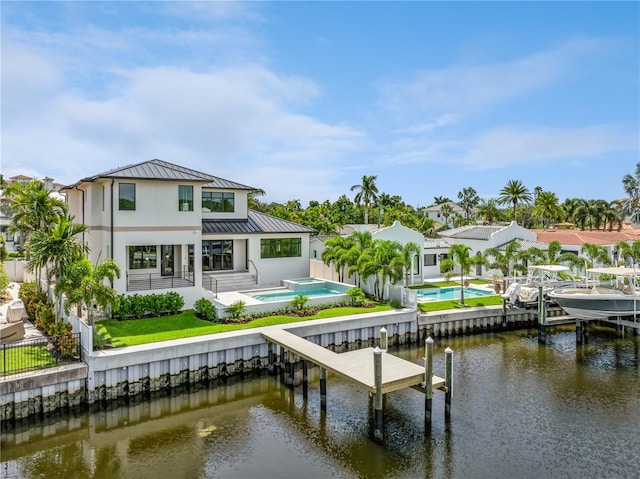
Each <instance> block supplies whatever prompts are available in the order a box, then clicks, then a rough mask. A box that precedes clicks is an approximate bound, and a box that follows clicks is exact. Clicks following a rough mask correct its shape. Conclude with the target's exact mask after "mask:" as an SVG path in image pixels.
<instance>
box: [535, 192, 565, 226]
mask: <svg viewBox="0 0 640 479" xmlns="http://www.w3.org/2000/svg"><path fill="white" fill-rule="evenodd" d="M531 213H532V214H533V216H534V217H536V218H540V219H541V220H542V229H545V228H546V227H548V226H551V223H553V222H554V220H557V219H558V218H560V217H561V216H562V208H561V207H560V205H559V204H558V197H557V196H556V194H555V193H552V192H551V191H540V192H538V194H537V196H536V200H535V201H534V203H533V210H532V212H531Z"/></svg>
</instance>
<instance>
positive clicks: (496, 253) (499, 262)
mask: <svg viewBox="0 0 640 479" xmlns="http://www.w3.org/2000/svg"><path fill="white" fill-rule="evenodd" d="M520 247H521V245H520V242H519V241H517V240H514V241H510V242H509V243H507V245H506V246H505V249H504V252H503V251H501V250H499V249H498V248H487V249H486V250H485V252H484V254H485V257H486V258H487V260H489V258H491V259H492V260H493V261H488V265H487V267H488V268H490V269H499V270H500V271H502V275H503V276H505V277H508V276H511V273H512V271H514V269H516V264H517V261H518V253H519V252H520Z"/></svg>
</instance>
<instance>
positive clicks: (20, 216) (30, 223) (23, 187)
mask: <svg viewBox="0 0 640 479" xmlns="http://www.w3.org/2000/svg"><path fill="white" fill-rule="evenodd" d="M4 194H5V195H6V197H7V198H8V199H9V205H8V207H9V208H10V209H11V210H12V211H13V216H12V217H11V223H10V224H9V228H8V230H9V232H10V233H18V234H19V236H20V243H21V244H26V242H27V241H28V240H29V237H30V236H31V234H32V233H33V232H34V231H37V230H44V231H47V230H49V229H50V228H51V226H52V225H53V223H54V222H55V220H56V217H58V216H59V215H61V214H64V213H66V204H65V202H64V201H62V200H61V199H59V198H55V197H53V196H51V190H49V189H47V187H46V185H45V183H44V182H43V181H41V180H31V181H29V182H27V183H17V182H16V183H11V184H9V185H8V186H7V188H6V189H5V193H4ZM27 257H29V251H27Z"/></svg>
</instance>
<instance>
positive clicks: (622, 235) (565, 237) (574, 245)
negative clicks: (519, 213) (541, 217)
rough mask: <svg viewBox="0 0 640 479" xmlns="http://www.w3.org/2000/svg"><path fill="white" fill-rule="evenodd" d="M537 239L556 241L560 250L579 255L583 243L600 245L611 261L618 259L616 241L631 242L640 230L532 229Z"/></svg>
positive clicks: (546, 241) (549, 241)
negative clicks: (559, 245) (605, 249)
mask: <svg viewBox="0 0 640 479" xmlns="http://www.w3.org/2000/svg"><path fill="white" fill-rule="evenodd" d="M534 231H535V233H536V234H537V236H538V241H540V242H542V243H546V244H549V243H551V242H552V241H558V242H559V243H560V244H561V245H562V252H569V253H575V254H577V255H580V256H582V255H581V254H580V250H581V248H582V245H584V244H593V245H601V246H604V247H605V248H607V251H608V252H609V258H610V259H611V261H612V262H613V263H615V262H616V261H617V260H618V256H617V254H618V252H617V251H616V249H615V245H616V243H618V242H620V241H627V242H628V243H633V242H634V241H636V240H638V239H640V231H638V232H635V231H634V230H628V231H586V230H585V231H583V230H558V229H556V230H534Z"/></svg>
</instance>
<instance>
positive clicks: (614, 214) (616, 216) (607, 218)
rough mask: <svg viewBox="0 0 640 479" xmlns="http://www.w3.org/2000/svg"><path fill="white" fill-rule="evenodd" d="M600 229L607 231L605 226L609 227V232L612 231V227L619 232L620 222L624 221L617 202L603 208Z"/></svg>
mask: <svg viewBox="0 0 640 479" xmlns="http://www.w3.org/2000/svg"><path fill="white" fill-rule="evenodd" d="M602 219H603V224H602V229H603V230H606V229H607V224H608V225H609V231H612V230H613V227H614V225H615V226H616V228H617V229H618V231H620V230H621V229H622V221H623V220H624V215H623V213H622V207H621V206H620V204H619V203H618V202H617V201H612V202H610V203H607V204H606V206H604V211H603V212H602Z"/></svg>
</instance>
